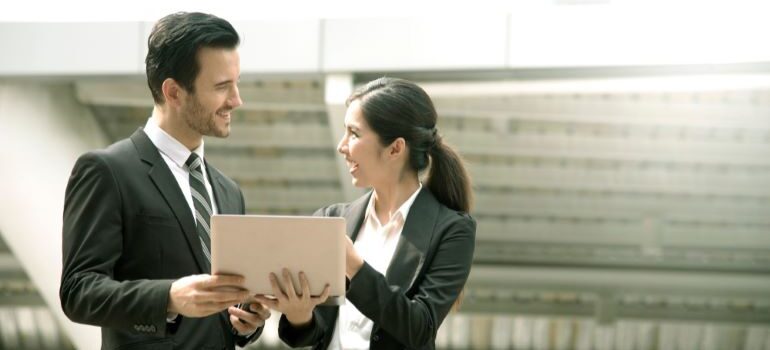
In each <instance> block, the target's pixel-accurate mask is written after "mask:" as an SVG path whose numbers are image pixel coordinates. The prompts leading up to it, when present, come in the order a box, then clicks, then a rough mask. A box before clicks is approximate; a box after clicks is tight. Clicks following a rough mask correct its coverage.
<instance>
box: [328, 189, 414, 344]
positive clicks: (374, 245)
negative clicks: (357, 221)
mask: <svg viewBox="0 0 770 350" xmlns="http://www.w3.org/2000/svg"><path fill="white" fill-rule="evenodd" d="M421 189H422V184H420V187H419V188H417V190H416V191H414V193H413V194H412V195H411V196H410V197H409V199H407V200H406V201H405V202H404V204H402V205H401V207H399V208H398V210H397V211H396V212H395V213H394V214H393V216H392V217H391V218H390V221H389V222H388V223H387V224H385V225H382V224H381V223H380V220H379V218H377V213H376V212H375V210H374V194H372V196H371V198H370V199H369V204H368V205H367V207H366V217H365V218H364V222H363V225H361V229H360V231H358V236H357V237H356V242H355V243H354V244H353V247H354V248H355V249H356V252H357V253H358V255H360V256H361V257H362V258H363V259H364V261H366V263H367V264H369V265H371V266H372V267H373V268H374V269H375V270H377V272H379V273H381V274H383V275H385V273H386V272H387V271H388V266H390V262H391V260H393V254H394V253H395V252H396V246H397V245H398V240H399V239H400V237H401V231H402V230H403V229H404V222H406V216H407V215H408V214H409V209H410V208H411V207H412V203H414V200H415V198H417V194H418V193H420V190H421ZM373 325H374V323H373V322H372V320H370V319H369V318H367V317H366V316H364V315H363V314H362V313H361V311H358V309H357V308H356V307H355V306H354V305H353V303H351V302H350V301H349V300H346V301H345V304H343V305H342V306H340V309H339V313H338V314H337V323H336V325H335V327H334V335H333V336H332V340H331V343H329V348H328V349H332V350H339V349H345V350H350V349H369V336H370V335H371V334H372V326H373Z"/></svg>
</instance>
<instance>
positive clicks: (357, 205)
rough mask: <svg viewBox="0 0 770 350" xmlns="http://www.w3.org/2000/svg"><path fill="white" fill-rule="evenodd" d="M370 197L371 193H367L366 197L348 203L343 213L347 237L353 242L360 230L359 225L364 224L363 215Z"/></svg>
mask: <svg viewBox="0 0 770 350" xmlns="http://www.w3.org/2000/svg"><path fill="white" fill-rule="evenodd" d="M371 196H372V191H369V193H368V194H367V195H364V196H362V197H361V198H358V199H356V200H355V202H353V203H350V206H348V209H347V211H346V212H345V215H343V216H344V217H345V222H346V228H347V234H348V237H350V240H352V241H353V242H355V241H356V237H358V231H360V230H361V225H362V224H363V223H364V213H365V212H366V206H367V205H368V204H369V198H371Z"/></svg>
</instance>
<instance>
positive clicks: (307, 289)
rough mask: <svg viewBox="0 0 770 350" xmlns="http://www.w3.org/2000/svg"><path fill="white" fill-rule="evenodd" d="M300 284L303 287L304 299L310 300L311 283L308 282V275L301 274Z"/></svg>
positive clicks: (301, 272)
mask: <svg viewBox="0 0 770 350" xmlns="http://www.w3.org/2000/svg"><path fill="white" fill-rule="evenodd" d="M299 284H300V286H301V287H302V297H303V298H307V299H310V296H311V295H310V282H308V280H307V275H305V272H303V271H300V272H299Z"/></svg>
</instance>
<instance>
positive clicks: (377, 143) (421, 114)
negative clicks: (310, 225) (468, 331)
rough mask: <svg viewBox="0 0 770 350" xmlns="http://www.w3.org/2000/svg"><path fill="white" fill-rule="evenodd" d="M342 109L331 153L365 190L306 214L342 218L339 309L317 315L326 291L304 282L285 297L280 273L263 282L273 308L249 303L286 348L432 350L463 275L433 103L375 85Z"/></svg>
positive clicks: (459, 215) (468, 225)
mask: <svg viewBox="0 0 770 350" xmlns="http://www.w3.org/2000/svg"><path fill="white" fill-rule="evenodd" d="M347 106H348V109H347V113H346V114H345V135H344V136H343V138H342V140H341V141H340V143H339V145H338V146H337V151H339V153H340V154H342V156H343V157H345V160H346V161H347V164H348V167H349V168H350V175H351V176H352V178H353V184H354V185H355V186H357V187H371V188H372V189H373V190H372V191H371V192H369V193H367V194H366V195H364V196H363V197H361V198H359V199H358V200H356V201H354V202H352V203H347V204H335V205H331V206H328V207H325V208H322V209H320V210H319V211H318V212H316V215H324V216H342V217H345V218H346V221H347V225H348V226H347V229H348V234H349V235H350V237H349V238H348V240H347V251H346V254H347V256H346V275H347V278H348V280H349V285H348V289H347V291H346V297H347V301H346V303H345V304H344V305H342V306H319V304H321V303H322V302H324V301H325V300H326V298H327V297H328V294H329V293H328V286H327V288H326V289H325V290H324V293H323V294H322V295H321V296H320V297H311V296H310V293H309V287H308V283H307V278H306V277H305V276H304V274H303V273H302V272H300V274H299V280H300V281H301V282H300V286H296V287H298V288H295V286H294V285H293V284H292V282H291V281H292V279H291V274H290V272H289V271H287V270H285V271H284V273H283V276H281V279H280V281H279V279H278V276H275V275H271V276H270V278H271V282H272V283H273V289H274V293H275V295H276V299H269V298H264V297H260V298H259V300H260V301H261V302H262V303H264V304H266V305H267V306H269V307H271V308H272V309H275V310H277V311H279V312H282V313H283V316H282V317H281V320H280V324H279V331H278V332H279V335H280V337H281V339H282V340H283V341H284V342H286V343H287V344H288V345H290V346H292V347H300V346H313V348H315V349H369V348H371V349H394V348H399V349H401V348H409V349H433V348H435V338H436V332H437V331H438V328H439V326H440V325H441V322H442V321H443V320H444V318H445V317H446V315H447V313H448V312H449V310H450V309H451V307H452V305H453V304H454V303H455V302H456V301H458V297H459V296H460V294H461V291H462V289H463V286H464V284H465V281H466V280H467V278H468V273H469V272H470V268H471V260H472V258H473V249H474V239H475V235H476V223H475V221H474V220H473V218H471V217H470V216H469V215H468V211H469V209H470V203H471V191H470V183H469V177H468V174H467V173H466V171H465V167H464V166H463V163H462V161H461V160H460V158H459V157H458V155H457V153H455V151H454V150H452V149H451V148H450V147H449V146H447V145H445V144H444V143H443V142H442V140H441V136H439V134H438V132H437V129H436V117H437V116H436V110H435V108H434V107H433V102H432V101H431V100H430V97H428V95H427V94H426V93H425V91H423V90H422V89H421V88H420V87H419V86H417V85H415V84H414V83H411V82H409V81H405V80H401V79H393V78H381V79H377V80H375V81H372V82H370V83H368V84H367V85H366V86H364V87H363V88H362V89H360V90H358V91H356V92H355V93H353V95H352V96H350V98H348V101H347ZM428 168H430V169H428ZM423 170H429V172H428V175H427V178H426V180H425V185H424V186H423V184H421V183H420V180H419V178H418V174H419V173H420V172H421V171H423ZM353 242H355V243H353ZM279 284H280V286H279ZM281 286H285V287H286V288H281ZM316 306H318V307H316Z"/></svg>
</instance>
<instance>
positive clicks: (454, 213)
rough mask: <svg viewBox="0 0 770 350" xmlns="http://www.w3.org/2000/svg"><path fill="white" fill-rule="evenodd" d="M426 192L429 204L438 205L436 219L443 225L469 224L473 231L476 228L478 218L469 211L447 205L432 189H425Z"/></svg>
mask: <svg viewBox="0 0 770 350" xmlns="http://www.w3.org/2000/svg"><path fill="white" fill-rule="evenodd" d="M425 192H426V194H427V196H426V197H427V199H428V203H429V205H430V206H436V207H438V213H437V215H436V219H437V221H438V222H439V223H440V224H441V225H442V226H445V227H450V226H453V225H461V226H467V227H469V228H470V229H471V230H473V231H475V230H476V219H474V218H473V216H471V215H470V214H469V213H467V212H464V211H459V210H454V209H452V208H450V207H447V206H446V205H445V204H444V203H441V202H439V201H438V199H437V198H436V197H435V196H434V195H433V193H431V192H430V190H428V189H425Z"/></svg>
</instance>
